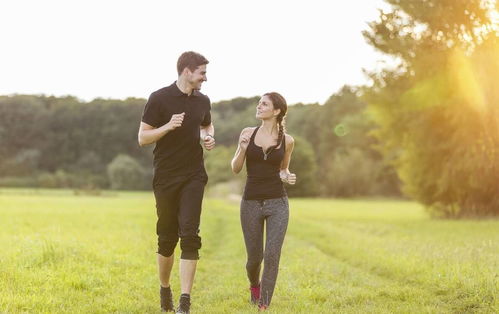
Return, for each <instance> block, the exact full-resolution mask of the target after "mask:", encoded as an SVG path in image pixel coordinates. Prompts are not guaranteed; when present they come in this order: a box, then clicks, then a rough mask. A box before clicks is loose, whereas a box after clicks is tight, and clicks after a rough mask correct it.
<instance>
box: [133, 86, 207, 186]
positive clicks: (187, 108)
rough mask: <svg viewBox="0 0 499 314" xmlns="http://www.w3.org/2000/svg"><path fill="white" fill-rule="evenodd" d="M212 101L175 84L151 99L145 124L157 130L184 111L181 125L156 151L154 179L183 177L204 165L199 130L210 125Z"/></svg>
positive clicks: (165, 137)
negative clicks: (187, 92) (189, 93)
mask: <svg viewBox="0 0 499 314" xmlns="http://www.w3.org/2000/svg"><path fill="white" fill-rule="evenodd" d="M210 109H211V105H210V99H209V98H208V97H207V96H205V95H203V94H201V93H200V92H199V91H197V90H195V91H193V92H192V94H191V95H190V96H188V95H187V94H184V93H183V92H182V91H181V90H180V89H179V88H178V87H177V84H176V82H174V83H173V84H172V85H170V86H168V87H164V88H162V89H159V90H157V91H155V92H154V93H152V94H151V96H149V100H148V101H147V103H146V105H145V108H144V112H143V114H142V122H145V123H147V124H149V125H151V126H153V127H155V128H159V127H161V126H163V125H164V124H166V123H168V122H169V121H170V119H171V117H172V115H174V114H178V113H182V112H185V116H184V121H183V122H182V126H181V127H178V128H176V129H175V130H173V131H170V132H168V133H167V134H166V135H165V136H163V137H162V138H161V139H159V140H158V141H157V142H156V147H155V148H154V152H153V154H154V176H155V177H157V176H161V177H163V176H166V177H167V176H172V175H174V176H175V175H184V174H189V173H193V172H195V171H198V170H199V169H201V167H202V166H203V148H202V147H201V145H200V143H199V142H200V138H199V127H200V126H208V125H210V123H211V114H210Z"/></svg>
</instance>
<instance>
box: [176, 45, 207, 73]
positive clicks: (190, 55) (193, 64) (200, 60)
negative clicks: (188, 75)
mask: <svg viewBox="0 0 499 314" xmlns="http://www.w3.org/2000/svg"><path fill="white" fill-rule="evenodd" d="M208 63H209V61H208V59H206V58H205V57H204V56H203V55H201V54H199V53H197V52H194V51H186V52H184V53H183V54H181V55H180V57H179V58H178V61H177V72H178V75H180V74H182V71H183V70H184V69H185V68H188V69H189V70H191V71H192V72H194V71H195V70H196V69H197V67H198V66H200V65H204V64H208Z"/></svg>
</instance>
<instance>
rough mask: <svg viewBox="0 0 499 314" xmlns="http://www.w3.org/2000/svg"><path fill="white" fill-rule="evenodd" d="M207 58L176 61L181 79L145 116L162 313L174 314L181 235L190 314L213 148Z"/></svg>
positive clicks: (188, 55)
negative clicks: (206, 156)
mask: <svg viewBox="0 0 499 314" xmlns="http://www.w3.org/2000/svg"><path fill="white" fill-rule="evenodd" d="M207 64H208V60H207V59H206V58H205V57H203V56H202V55H200V54H199V53H196V52H193V51H188V52H184V53H183V54H182V55H181V56H180V57H179V59H178V62H177V72H178V79H177V81H175V82H174V83H173V84H172V85H170V86H168V87H165V88H162V89H160V90H157V91H155V92H153V93H152V94H151V96H150V97H149V100H148V101H147V103H146V105H145V108H144V112H143V114H142V122H141V123H140V129H139V134H138V140H139V145H140V146H143V145H148V144H152V143H156V147H155V148H154V152H153V155H154V163H153V164H154V176H153V190H154V196H155V198H156V209H157V211H156V212H157V216H158V220H157V224H156V233H157V234H158V252H157V253H158V269H159V280H160V285H161V286H160V299H161V302H160V303H161V310H162V311H174V306H173V300H172V293H171V289H170V273H171V270H172V267H173V261H174V256H173V251H174V249H175V247H176V245H177V242H178V240H179V237H180V248H181V251H182V254H181V257H180V287H181V293H182V295H181V296H180V300H179V306H178V308H177V313H189V310H190V293H191V289H192V284H193V281H194V274H195V272H196V264H197V260H198V259H199V253H198V250H199V249H200V248H201V238H200V237H199V235H198V234H199V222H200V215H201V203H202V199H203V193H204V187H205V185H206V182H207V181H208V176H207V175H206V171H205V169H204V162H203V149H202V147H201V145H200V139H203V144H204V147H205V148H206V149H207V150H211V149H213V147H214V146H215V139H214V137H213V136H214V127H213V124H212V123H211V114H210V109H211V106H210V100H209V98H208V97H207V96H205V95H203V94H201V93H200V92H199V90H200V89H201V85H202V84H203V82H205V81H206V80H207V79H206V65H207Z"/></svg>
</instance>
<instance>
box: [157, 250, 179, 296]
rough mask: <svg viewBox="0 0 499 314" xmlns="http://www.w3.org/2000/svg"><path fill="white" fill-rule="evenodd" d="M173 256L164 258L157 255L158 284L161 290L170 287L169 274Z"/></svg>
mask: <svg viewBox="0 0 499 314" xmlns="http://www.w3.org/2000/svg"><path fill="white" fill-rule="evenodd" d="M174 255H175V254H172V255H171V256H168V257H165V256H163V255H161V254H158V271H159V283H160V284H161V286H162V287H163V288H168V287H169V286H170V274H171V273H172V268H173V261H174Z"/></svg>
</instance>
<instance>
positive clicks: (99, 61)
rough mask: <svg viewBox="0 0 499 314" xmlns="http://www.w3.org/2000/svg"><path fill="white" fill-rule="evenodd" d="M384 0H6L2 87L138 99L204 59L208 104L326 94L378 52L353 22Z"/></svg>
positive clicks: (353, 77)
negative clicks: (180, 64)
mask: <svg viewBox="0 0 499 314" xmlns="http://www.w3.org/2000/svg"><path fill="white" fill-rule="evenodd" d="M382 6H383V7H386V5H384V4H383V3H382V0H344V1H334V0H322V1H319V0H307V1H293V0H287V1H277V0H266V1H265V0H246V1H237V0H233V1H229V0H227V1H224V0H212V1H208V0H204V1H203V0H190V1H179V0H177V1H167V0H163V1H160V0H142V1H125V0H120V1H114V0H100V1H93V0H92V1H91V0H85V1H79V0H74V1H71V0H65V1H55V0H44V1H40V0H29V1H28V0H26V1H23V0H8V1H4V0H2V2H1V3H0V12H1V13H0V14H1V15H0V35H1V37H0V38H1V43H2V47H1V49H0V94H1V95H6V94H13V93H18V94H46V95H56V96H61V95H74V96H77V97H78V98H81V99H83V100H87V101H89V100H92V99H93V98H96V97H103V98H121V99H124V98H126V97H142V98H147V97H148V96H149V94H150V93H151V92H152V91H154V90H157V89H159V88H161V87H164V86H166V85H169V84H171V83H172V82H173V81H174V80H175V79H176V78H177V72H176V62H177V58H178V56H179V55H180V54H181V53H182V52H183V51H187V50H194V51H197V52H200V53H201V54H203V55H204V56H205V57H206V58H207V59H208V60H209V61H210V64H209V65H208V82H206V83H204V84H203V88H202V92H203V93H205V94H207V95H208V96H209V97H210V98H211V100H212V102H216V101H220V100H226V99H231V98H234V97H239V96H243V97H251V96H255V95H261V94H263V93H264V92H268V91H277V92H279V93H281V94H283V96H284V97H285V98H286V99H287V100H288V103H290V104H292V103H297V102H303V103H311V102H319V103H324V102H325V101H326V100H327V99H328V98H329V96H331V95H332V94H333V93H335V92H336V91H337V90H338V89H339V88H341V86H343V85H344V84H362V83H366V82H367V79H366V78H365V76H364V75H363V74H362V68H367V69H373V68H375V67H376V60H379V59H380V58H381V56H380V55H379V54H377V53H375V52H374V50H373V49H372V48H371V47H370V46H369V45H368V44H367V43H366V42H365V40H364V38H363V37H362V34H361V31H362V30H365V29H367V24H366V23H367V22H368V21H372V20H374V19H376V18H377V16H378V12H377V10H376V8H378V7H382Z"/></svg>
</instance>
